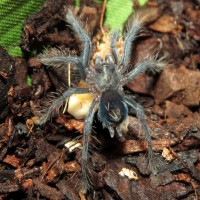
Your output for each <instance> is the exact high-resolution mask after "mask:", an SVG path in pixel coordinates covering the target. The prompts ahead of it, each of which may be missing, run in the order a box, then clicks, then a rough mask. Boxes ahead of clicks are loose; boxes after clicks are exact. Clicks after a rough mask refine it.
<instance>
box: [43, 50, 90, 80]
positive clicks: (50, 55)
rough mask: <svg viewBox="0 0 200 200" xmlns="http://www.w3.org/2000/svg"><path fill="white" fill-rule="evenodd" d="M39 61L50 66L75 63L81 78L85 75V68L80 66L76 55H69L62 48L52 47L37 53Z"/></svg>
mask: <svg viewBox="0 0 200 200" xmlns="http://www.w3.org/2000/svg"><path fill="white" fill-rule="evenodd" d="M39 58H40V61H41V62H42V63H43V64H44V65H47V66H51V67H52V68H57V67H63V66H66V65H67V64H69V63H75V64H76V65H77V67H78V70H79V72H80V75H81V78H84V77H85V76H86V74H85V70H84V68H83V66H82V61H81V59H80V58H79V57H77V56H70V55H68V54H67V53H66V52H65V51H64V50H62V49H56V48H53V49H51V50H50V51H46V52H45V53H43V54H41V55H39Z"/></svg>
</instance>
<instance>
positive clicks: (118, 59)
mask: <svg viewBox="0 0 200 200" xmlns="http://www.w3.org/2000/svg"><path fill="white" fill-rule="evenodd" d="M66 21H67V23H69V24H70V25H71V29H72V30H73V31H74V33H76V34H77V35H78V37H79V38H80V40H81V41H82V44H83V50H82V53H81V55H80V56H76V55H66V54H64V53H63V52H61V51H59V50H58V52H57V53H56V54H55V55H54V56H53V57H51V56H48V54H43V55H41V56H40V59H41V62H42V63H43V64H45V65H48V66H52V67H55V66H62V65H65V66H66V65H68V64H69V63H74V64H76V66H77V69H78V71H79V74H80V76H81V79H82V80H84V81H85V82H86V83H87V85H88V87H87V88H79V87H69V88H68V89H67V90H66V91H64V92H63V93H62V95H61V96H60V97H58V98H56V99H54V100H53V101H52V104H51V106H50V107H48V108H47V110H46V112H45V113H43V114H42V116H41V117H40V123H41V124H44V123H45V122H46V121H47V120H49V118H50V117H51V116H52V115H54V114H55V111H57V110H58V107H60V106H61V105H63V102H65V101H66V99H69V98H70V96H72V95H74V94H87V93H92V94H93V100H92V102H91V105H90V108H89V111H88V113H87V114H86V117H85V121H84V130H83V137H84V138H83V148H82V183H83V184H82V187H83V190H84V191H87V187H88V185H87V172H86V171H87V162H88V157H89V156H88V145H89V144H88V138H89V135H90V132H91V129H92V123H93V118H94V115H95V112H96V111H97V116H98V119H99V121H100V122H101V123H102V125H103V127H106V128H107V129H108V130H109V132H110V135H111V137H114V135H115V134H116V133H117V134H118V135H119V136H121V135H122V134H121V125H122V123H123V122H124V121H125V120H126V119H127V117H128V112H129V109H132V110H133V111H134V112H135V114H136V115H137V117H138V118H139V121H140V124H141V127H142V130H143V131H144V133H145V139H146V142H147V144H148V159H149V166H150V168H151V170H154V168H153V166H152V156H153V151H152V145H151V136H150V128H149V127H148V125H147V123H146V120H145V116H144V111H143V108H142V106H141V105H140V104H139V103H137V102H136V101H135V100H134V99H131V98H130V97H129V96H127V95H126V94H125V92H124V90H123V86H124V85H126V84H127V83H128V82H129V81H131V80H133V79H135V77H137V76H138V75H139V74H141V73H143V72H145V71H147V70H152V71H160V70H161V69H162V68H163V67H164V66H165V63H164V62H163V59H162V58H161V59H157V58H156V57H154V58H149V59H144V60H143V61H142V62H140V63H137V64H136V65H135V67H134V68H133V69H132V70H130V71H129V72H128V68H129V67H130V59H131V51H132V42H133V41H134V40H135V39H136V37H137V36H138V34H139V33H140V31H141V28H142V25H141V21H140V19H139V17H136V18H135V19H134V20H133V21H132V22H131V23H130V25H129V26H130V27H129V30H128V31H127V33H126V35H125V37H124V41H123V43H124V46H123V51H122V55H121V56H119V53H118V49H117V47H116V44H117V42H118V40H119V31H118V30H117V31H115V32H114V33H113V35H112V36H111V42H110V54H109V55H106V56H105V58H102V57H100V56H97V57H95V58H94V60H93V63H91V54H92V53H91V50H92V42H91V38H90V36H89V35H88V33H87V32H86V31H85V30H84V28H83V25H82V24H81V22H80V21H79V20H78V19H77V18H76V17H75V16H74V14H73V13H72V11H71V10H68V12H67V14H66Z"/></svg>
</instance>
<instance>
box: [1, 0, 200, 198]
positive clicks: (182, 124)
mask: <svg viewBox="0 0 200 200" xmlns="http://www.w3.org/2000/svg"><path fill="white" fill-rule="evenodd" d="M82 2H83V3H81V5H80V9H79V10H77V15H78V16H80V18H81V20H82V21H86V22H88V23H87V29H88V30H90V32H91V33H92V34H91V35H92V36H91V37H92V41H93V43H95V42H96V41H98V40H100V38H101V37H102V34H101V31H100V26H99V25H100V16H101V12H102V4H99V3H94V2H93V1H92V0H86V1H82ZM135 3H136V4H135V5H136V6H135V9H136V10H140V13H141V15H145V17H144V24H145V31H144V32H143V33H142V35H141V36H140V37H139V38H138V39H137V41H136V43H134V49H133V55H132V65H133V66H134V64H135V63H137V62H139V61H141V60H143V59H144V58H145V57H146V56H147V55H149V56H154V55H155V54H156V53H158V52H159V55H162V56H165V59H166V60H167V66H166V67H165V68H164V69H163V71H162V72H161V73H160V74H156V75H152V74H150V73H147V74H144V75H141V76H139V77H138V78H137V79H135V80H134V81H131V82H130V83H129V84H128V85H127V86H126V88H125V90H127V91H128V92H129V94H130V95H132V96H134V97H135V98H137V99H139V100H140V102H141V104H142V106H143V107H144V109H145V113H146V119H147V122H148V125H149V127H150V128H151V130H152V139H153V148H154V151H155V153H156V155H157V157H156V160H155V162H158V163H159V168H158V174H157V175H153V174H151V172H150V171H149V170H148V162H147V158H146V157H145V152H146V149H147V146H146V143H145V140H144V134H143V133H142V132H141V131H140V125H139V122H138V119H137V117H136V116H135V115H130V116H129V118H128V123H129V125H128V133H127V134H126V135H125V136H124V139H123V140H122V141H120V140H119V139H118V138H114V139H113V138H110V136H109V133H108V131H107V130H106V129H103V128H102V125H101V124H100V123H99V121H98V119H97V118H96V117H95V121H94V127H95V128H94V131H93V132H94V133H92V136H93V137H91V139H90V142H89V143H90V145H91V152H90V166H89V168H90V169H89V175H88V176H89V179H90V185H91V187H90V190H89V191H88V193H87V194H83V193H82V192H81V190H80V187H79V186H80V180H81V161H80V160H81V146H82V132H83V126H84V120H83V119H82V120H76V119H74V118H73V117H72V116H70V115H69V114H67V113H65V114H62V113H61V114H60V115H59V116H57V117H54V118H53V119H52V120H51V121H49V122H48V123H46V124H45V125H43V126H39V125H38V117H37V115H36V110H37V109H38V106H39V107H40V108H41V105H43V102H46V100H48V98H49V97H48V95H49V94H50V93H51V92H53V91H56V90H59V89H60V87H62V85H67V73H63V71H62V70H59V69H58V70H54V71H53V70H52V69H50V68H47V67H45V66H44V65H42V63H41V62H40V60H39V59H38V56H37V55H39V54H40V53H41V52H42V51H43V50H44V48H49V47H59V48H68V49H70V50H74V51H75V52H76V54H78V55H79V54H80V52H81V43H80V40H79V39H78V38H77V37H76V36H75V35H74V34H73V33H72V31H71V29H70V27H69V26H67V23H66V22H65V20H64V18H65V14H66V10H67V8H69V7H71V6H72V5H73V4H74V1H73V0H69V1H66V0H60V1H58V2H56V1H54V0H48V1H46V3H45V5H44V7H43V8H42V9H41V11H39V12H38V13H36V14H35V15H33V16H32V17H30V18H29V19H27V20H26V22H25V24H24V30H23V33H22V42H21V47H22V49H23V51H24V57H23V58H19V57H10V56H9V55H8V54H7V53H6V52H5V50H4V49H3V48H0V99H1V102H0V138H1V139H0V160H1V162H0V199H2V200H3V199H5V200H7V199H9V200H12V199H48V200H49V199H50V200H55V199H59V200H61V199H70V200H71V199H72V200H76V199H81V200H84V199H95V200H98V199H106V200H108V199H110V200H112V199H113V200H114V199H123V200H129V199H130V200H132V199H138V200H144V199H146V200H147V199H149V200H151V199H154V200H172V199H181V200H189V199H196V200H197V199H200V153H199V147H200V109H199V102H200V71H199V70H200V69H199V68H200V48H199V44H200V9H199V7H200V2H199V1H198V0H196V1H195V0H193V1H192V0H190V1H189V0H188V1H181V0H180V1H177V0H158V1H151V2H149V3H148V4H147V5H146V6H145V7H143V8H140V7H139V6H137V1H135ZM64 72H65V71H64ZM27 77H30V78H31V84H28V82H27ZM77 138H78V139H77ZM70 142H73V144H72V143H70ZM70 145H71V146H70Z"/></svg>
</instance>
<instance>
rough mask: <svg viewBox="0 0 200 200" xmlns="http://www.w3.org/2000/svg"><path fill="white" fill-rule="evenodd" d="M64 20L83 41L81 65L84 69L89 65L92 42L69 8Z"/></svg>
mask: <svg viewBox="0 0 200 200" xmlns="http://www.w3.org/2000/svg"><path fill="white" fill-rule="evenodd" d="M66 20H67V22H68V23H69V24H70V25H71V27H72V29H73V30H74V32H75V33H76V34H77V35H78V36H79V38H80V39H81V41H82V42H83V52H82V55H81V59H82V60H81V61H82V66H83V68H84V70H85V68H86V67H88V66H89V62H90V57H91V48H92V42H91V39H90V36H89V35H88V34H87V33H86V32H85V30H84V28H83V25H82V24H81V22H80V21H79V20H78V19H77V18H76V17H75V16H74V14H73V13H72V11H71V10H68V12H67V14H66Z"/></svg>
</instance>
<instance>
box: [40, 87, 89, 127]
mask: <svg viewBox="0 0 200 200" xmlns="http://www.w3.org/2000/svg"><path fill="white" fill-rule="evenodd" d="M88 92H89V90H88V89H87V88H69V89H68V90H67V91H66V92H64V93H63V94H62V95H61V96H60V97H59V98H56V99H55V100H54V101H53V102H52V104H51V106H50V107H48V108H47V110H45V113H44V114H43V115H42V116H41V117H40V120H39V121H40V124H44V123H46V122H47V121H48V119H49V118H50V117H52V116H54V115H55V114H56V113H57V112H58V111H59V109H60V107H61V106H62V105H63V102H64V101H65V100H66V99H67V98H69V97H70V96H71V95H73V94H83V93H88Z"/></svg>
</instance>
